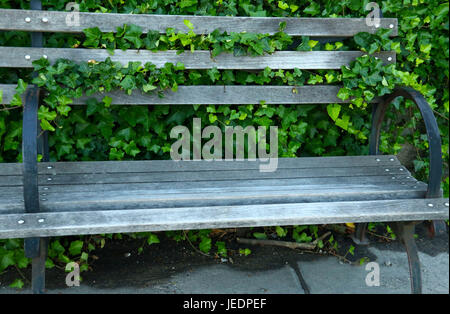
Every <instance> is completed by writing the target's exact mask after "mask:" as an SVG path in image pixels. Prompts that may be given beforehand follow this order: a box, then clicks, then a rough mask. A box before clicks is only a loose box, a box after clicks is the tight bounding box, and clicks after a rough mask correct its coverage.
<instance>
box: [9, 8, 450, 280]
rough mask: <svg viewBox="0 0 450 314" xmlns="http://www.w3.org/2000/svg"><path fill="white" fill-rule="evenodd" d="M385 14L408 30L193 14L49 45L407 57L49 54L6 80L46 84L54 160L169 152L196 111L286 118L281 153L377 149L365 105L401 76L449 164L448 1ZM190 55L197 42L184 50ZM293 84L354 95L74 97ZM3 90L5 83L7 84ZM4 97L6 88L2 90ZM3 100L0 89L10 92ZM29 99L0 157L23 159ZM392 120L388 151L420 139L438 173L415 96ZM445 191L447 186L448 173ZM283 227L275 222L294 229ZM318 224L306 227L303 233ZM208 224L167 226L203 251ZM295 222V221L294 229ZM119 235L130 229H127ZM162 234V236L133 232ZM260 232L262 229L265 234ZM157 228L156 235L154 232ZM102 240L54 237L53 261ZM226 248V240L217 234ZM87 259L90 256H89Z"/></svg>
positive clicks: (18, 254)
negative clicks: (188, 64)
mask: <svg viewBox="0 0 450 314" xmlns="http://www.w3.org/2000/svg"><path fill="white" fill-rule="evenodd" d="M67 2H69V1H63V0H51V1H43V3H44V9H49V10H50V9H52V10H53V9H54V10H63V9H64V7H65V4H66V3H67ZM368 2H369V1H353V0H347V1H339V2H338V1H330V0H327V1H325V0H321V1H305V2H303V3H302V4H299V3H298V1H291V0H288V1H274V0H264V1H263V0H256V1H252V0H229V1H227V0H218V1H211V0H181V1H176V0H162V1H156V0H146V1H135V0H132V1H118V0H109V1H94V0H85V1H80V2H79V3H80V9H81V10H82V11H91V12H123V13H130V12H133V13H157V14H185V15H192V14H198V15H240V16H293V17H341V16H342V17H361V16H366V15H367V13H368V12H367V11H365V10H364V7H365V5H366V4H367V3H368ZM379 3H380V6H381V8H382V10H383V14H384V16H385V17H396V18H398V19H399V36H398V37H395V38H389V36H388V33H387V32H386V31H379V32H378V33H377V34H376V35H370V34H366V33H361V34H358V35H357V36H355V37H354V38H353V39H349V40H346V41H343V42H336V43H328V44H323V45H321V44H319V43H318V42H317V41H314V40H311V39H310V38H307V37H303V38H291V37H290V36H287V35H286V34H285V33H283V25H280V32H279V33H277V34H275V35H272V36H269V35H265V34H251V33H242V34H238V33H229V34H227V33H220V32H218V31H216V32H214V33H212V34H211V35H209V36H198V35H196V34H195V27H196V25H192V24H191V23H190V22H189V21H188V20H186V22H185V23H186V25H187V26H188V27H189V28H190V29H191V31H189V32H188V33H181V32H178V31H177V30H169V31H168V33H167V34H166V35H160V34H158V33H155V32H149V33H148V34H145V35H143V34H142V29H140V28H139V27H138V26H135V25H124V26H123V27H122V28H121V29H119V31H118V32H117V33H101V32H100V31H99V30H98V29H88V30H85V32H84V34H82V35H68V34H46V35H45V46H47V47H88V48H105V49H108V50H109V51H112V49H133V48H139V49H149V50H153V51H157V50H167V49H170V50H211V51H212V55H216V54H218V53H220V52H223V51H226V52H231V53H234V54H235V55H244V54H246V55H252V56H255V57H258V55H262V54H265V53H271V52H273V51H276V50H285V49H287V47H290V48H292V49H297V50H354V49H361V50H363V51H366V52H367V53H368V54H371V53H374V52H377V51H380V50H396V52H397V54H398V55H397V64H396V65H395V66H394V65H390V66H383V64H382V62H381V61H380V60H377V59H375V58H374V57H372V56H370V55H368V56H364V57H361V58H358V59H357V60H356V61H355V62H353V63H352V64H351V65H350V66H349V67H344V68H343V69H341V70H340V71H300V70H298V69H296V70H292V71H283V70H272V69H265V70H264V71H257V72H255V71H252V72H248V71H219V70H217V69H211V70H207V71H193V70H190V71H187V70H185V69H184V67H183V65H182V64H175V65H174V64H167V65H166V66H165V67H164V68H162V69H156V68H155V66H154V65H152V64H150V63H147V64H145V65H142V64H139V63H130V64H128V66H126V67H123V66H122V65H119V64H116V63H114V62H111V61H110V60H106V61H104V62H97V61H95V60H92V61H91V62H89V63H86V64H74V63H73V62H70V61H67V60H60V61H58V62H57V63H56V64H55V65H52V66H50V65H49V64H48V63H47V61H46V60H45V59H41V60H39V61H37V62H35V63H34V66H35V70H36V71H37V72H39V75H38V76H37V77H36V78H35V79H34V80H32V78H31V73H30V72H31V71H29V70H11V69H0V83H14V84H15V83H18V88H17V91H18V94H20V93H21V92H22V91H23V90H24V89H25V87H26V84H28V83H31V82H32V81H33V82H34V83H35V84H38V85H39V86H42V87H43V88H44V89H45V90H47V91H48V93H47V95H46V97H45V105H43V106H41V107H40V110H39V117H40V118H41V120H42V127H43V128H44V129H47V130H50V151H51V159H52V160H110V159H111V160H124V159H167V158H169V151H170V145H171V143H172V140H171V139H169V133H170V129H171V128H172V127H173V126H175V125H179V124H182V125H186V126H188V127H189V126H190V123H192V119H193V118H194V117H199V118H201V119H202V124H203V125H208V124H214V125H218V126H220V127H223V126H225V125H242V126H244V127H245V126H247V125H253V126H257V125H264V126H269V125H277V126H279V146H280V147H279V156H280V157H293V156H329V155H359V154H363V155H364V154H367V152H368V145H367V144H368V142H367V138H368V134H369V132H370V113H371V110H367V103H368V102H370V100H371V99H373V98H374V97H376V96H381V95H384V94H387V93H389V92H390V91H391V90H392V89H393V88H394V87H395V86H397V85H408V86H412V87H414V88H416V89H418V90H419V91H421V92H422V93H423V94H424V95H425V96H426V98H427V100H428V101H429V103H430V104H431V106H432V107H433V109H434V111H435V113H436V117H437V119H438V123H439V125H440V130H441V135H442V139H443V155H444V160H445V164H444V165H443V166H444V168H445V169H446V171H448V170H447V169H448V116H449V100H448V99H449V95H448V94H449V93H448V52H449V49H448V48H449V47H448V2H446V1H426V2H425V1H419V0H412V1H409V0H404V1H401V0H389V1H380V2H379ZM0 7H2V8H27V7H28V2H27V1H8V0H0ZM0 45H1V46H29V45H30V39H29V35H28V34H26V33H21V32H3V33H1V32H0ZM186 53H188V52H186ZM200 84H209V85H214V84H217V85H224V84H225V85H227V84H229V85H230V84H233V85H247V84H248V85H292V86H293V92H296V89H295V86H299V85H307V84H309V85H314V84H342V85H344V88H343V89H341V91H340V92H339V97H341V98H343V99H347V98H349V97H352V98H353V100H352V104H351V105H339V104H330V105H325V106H315V105H311V106H288V105H280V106H269V105H266V104H264V103H261V104H255V105H245V106H154V107H144V106H120V107H114V106H110V99H108V98H105V99H103V101H102V102H97V101H94V100H91V101H89V102H88V105H87V106H84V107H72V106H70V103H71V102H72V99H73V98H75V97H79V96H81V94H82V92H85V93H87V94H88V95H90V94H93V93H95V92H97V91H109V90H114V89H123V90H124V91H125V92H131V91H132V90H135V89H139V90H142V91H144V92H147V93H155V92H157V91H158V90H159V89H167V88H171V89H172V90H174V91H176V89H177V86H178V85H200ZM0 93H1V92H0ZM0 98H1V94H0ZM0 103H1V99H0ZM20 107H21V101H20V97H18V96H17V97H16V98H15V102H14V103H13V104H11V106H8V107H4V108H3V109H0V162H2V161H3V162H14V161H17V160H20V159H21V112H20ZM389 118H390V119H389V121H390V122H389V123H387V124H386V125H385V126H384V132H383V134H382V137H381V151H382V152H384V153H391V154H395V153H398V152H399V151H400V150H401V148H402V145H403V144H405V143H409V144H411V145H413V146H414V147H415V148H416V152H417V153H416V156H415V160H414V169H412V170H414V171H415V172H416V176H417V177H418V178H420V179H425V178H426V175H427V171H428V159H427V154H428V150H427V145H428V144H427V141H426V132H425V130H424V127H423V124H422V121H421V120H420V114H419V112H418V111H417V110H416V108H415V107H414V106H413V105H412V104H411V103H409V102H408V101H406V102H404V101H403V100H401V99H398V100H397V101H396V102H395V106H394V107H393V108H392V112H391V113H389ZM443 182H446V183H445V184H444V185H443V186H444V190H445V191H446V193H448V175H446V178H445V179H444V181H443ZM300 229H301V230H299V228H294V229H293V230H292V236H293V238H294V239H295V240H298V241H300V242H301V241H311V240H312V239H313V238H317V230H316V229H314V230H309V231H308V230H303V229H302V228H300ZM284 230H285V229H283V228H281V229H280V227H278V229H276V233H277V234H278V236H280V237H281V236H285V234H284ZM304 231H308V232H304ZM208 232H209V231H200V232H189V233H188V234H184V233H181V232H179V233H176V232H174V233H169V236H170V237H171V238H173V239H177V240H181V239H185V238H187V239H189V240H190V241H192V242H197V243H198V244H199V247H200V249H201V250H202V251H204V252H208V251H210V250H211V248H212V247H213V246H212V244H211V239H210V238H209V237H208V236H207V235H208ZM286 232H287V231H286ZM118 236H120V235H118ZM133 236H134V237H142V238H144V239H147V241H148V242H147V243H148V244H152V243H157V237H156V236H155V235H154V234H140V235H133ZM255 236H256V235H255ZM155 237H156V238H155ZM103 245H104V238H103V237H90V238H89V239H87V240H86V239H85V240H84V241H80V240H76V241H69V240H67V239H61V240H55V241H53V243H52V244H51V246H50V252H51V253H50V259H49V260H48V266H49V267H51V266H53V265H54V264H53V261H54V262H56V261H59V262H67V261H68V260H70V259H73V258H74V259H76V260H77V261H81V262H84V263H85V262H87V260H88V254H89V252H90V251H92V250H93V249H94V248H95V247H102V246H103ZM215 247H216V248H217V251H218V252H219V255H221V256H223V254H224V250H225V251H226V249H225V248H224V247H223V244H222V243H216V245H215ZM27 264H28V260H27V259H25V258H24V256H23V249H22V246H21V242H20V241H18V240H8V241H0V273H1V272H2V271H3V270H4V269H6V268H7V267H8V266H11V265H16V266H17V267H26V266H27ZM84 265H86V266H84V269H86V268H87V264H84Z"/></svg>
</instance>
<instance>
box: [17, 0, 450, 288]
mask: <svg viewBox="0 0 450 314" xmlns="http://www.w3.org/2000/svg"><path fill="white" fill-rule="evenodd" d="M31 9H32V10H41V4H40V1H36V0H32V1H31ZM32 46H33V47H42V33H39V32H34V33H32ZM399 96H402V97H404V98H407V99H410V100H412V101H413V102H414V103H415V104H416V105H417V107H418V108H419V110H420V112H421V114H422V117H423V120H424V123H425V126H426V130H427V135H428V142H429V149H430V153H429V154H430V175H429V180H428V188H427V193H426V198H429V199H439V198H441V197H442V192H441V190H440V181H441V176H442V155H441V139H440V133H439V129H438V125H437V123H436V119H435V117H434V115H433V111H432V109H431V108H430V106H429V105H428V103H427V102H426V100H425V98H424V97H423V96H422V95H421V94H420V93H418V92H417V91H414V90H412V89H410V88H399V89H397V90H395V91H394V93H393V94H391V95H388V96H386V97H384V98H383V99H382V102H381V103H379V104H374V107H373V120H372V131H371V135H370V155H379V154H380V152H379V147H378V146H379V138H380V130H381V124H382V121H383V119H384V116H385V113H386V111H387V108H388V106H389V104H390V103H391V102H392V101H393V100H394V99H395V98H397V97H399ZM39 99H40V92H39V89H38V88H37V87H34V86H32V87H30V88H28V90H27V91H26V95H25V103H24V112H23V189H24V190H23V196H24V207H25V212H26V213H39V212H41V210H40V200H39V190H38V164H37V154H38V153H39V154H42V155H43V161H44V162H48V161H49V153H48V150H49V149H48V141H47V134H46V133H45V132H43V133H41V131H40V129H39V124H38V116H37V112H38V106H39ZM447 206H448V203H447ZM447 215H448V213H447ZM416 223H417V222H414V221H400V222H392V226H393V227H394V230H395V232H396V234H397V235H398V236H399V239H400V240H401V242H402V243H403V244H404V245H405V247H406V251H407V255H408V260H409V266H410V274H411V288H412V292H413V293H420V292H421V274H420V263H419V258H418V252H417V247H416V245H415V242H414V228H415V224H416ZM366 229H367V223H364V222H363V223H359V224H357V230H356V236H355V241H356V242H357V243H366V239H365V233H366ZM430 229H431V230H432V232H434V233H438V232H442V230H445V225H443V224H442V222H441V221H433V222H432V223H431V225H430ZM47 246H48V238H46V237H32V238H26V239H25V254H26V256H27V257H28V258H32V290H33V292H34V293H43V292H44V289H45V260H46V256H47Z"/></svg>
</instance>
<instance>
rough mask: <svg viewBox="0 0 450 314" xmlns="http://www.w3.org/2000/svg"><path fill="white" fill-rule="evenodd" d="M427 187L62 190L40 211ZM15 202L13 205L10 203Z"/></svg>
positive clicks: (418, 194) (366, 195)
mask: <svg viewBox="0 0 450 314" xmlns="http://www.w3.org/2000/svg"><path fill="white" fill-rule="evenodd" d="M425 194H426V187H425V188H423V187H421V188H420V189H413V188H412V187H411V186H394V185H386V186H385V187H381V186H378V187H370V186H366V187H360V188H359V189H358V188H353V187H347V188H344V189H342V188H330V189H303V187H285V188H280V187H277V186H271V187H270V186H267V187H258V188H257V189H255V188H253V189H252V188H250V187H248V188H245V189H243V188H241V189H240V191H236V190H235V189H230V188H227V189H221V190H208V189H201V190H194V189H190V190H184V191H183V190H180V191H176V190H172V191H170V193H168V192H165V191H159V193H158V192H154V191H133V192H130V191H121V192H117V191H115V192H102V193H99V192H86V193H70V192H67V193H59V194H55V193H53V194H47V195H46V196H42V199H43V200H42V199H41V210H42V211H43V212H55V211H90V210H93V211H95V210H122V209H138V208H166V207H195V206H230V205H255V204H283V203H309V202H337V201H367V200H386V199H412V198H425ZM7 201H8V203H6V204H0V213H18V211H17V209H16V210H15V211H11V209H12V208H14V206H21V205H22V204H21V200H20V199H17V198H11V199H7ZM11 205H12V206H11Z"/></svg>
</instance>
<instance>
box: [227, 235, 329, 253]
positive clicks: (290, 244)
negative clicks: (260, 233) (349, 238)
mask: <svg viewBox="0 0 450 314" xmlns="http://www.w3.org/2000/svg"><path fill="white" fill-rule="evenodd" d="M330 234H331V232H329V231H328V232H327V233H325V234H323V235H322V236H320V237H319V238H317V239H316V240H314V241H313V242H311V243H297V242H289V241H277V240H259V239H244V238H236V241H237V242H238V243H241V244H250V245H273V246H281V247H287V248H290V249H301V250H314V249H315V248H316V247H317V243H319V241H321V240H323V239H325V238H326V237H328V236H329V235H330Z"/></svg>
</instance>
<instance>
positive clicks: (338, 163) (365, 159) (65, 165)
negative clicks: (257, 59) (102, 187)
mask: <svg viewBox="0 0 450 314" xmlns="http://www.w3.org/2000/svg"><path fill="white" fill-rule="evenodd" d="M260 165H261V162H260V161H258V160H257V161H251V160H233V161H231V160H214V161H206V160H184V161H173V160H140V161H139V160H135V161H82V162H48V163H39V164H38V171H39V173H40V174H49V175H61V174H69V173H86V174H93V173H147V172H155V171H156V172H176V171H210V170H220V171H225V170H250V169H253V170H255V169H259V167H260ZM330 166H331V167H333V168H340V167H377V166H378V167H388V168H389V167H394V166H398V167H400V166H401V164H400V162H399V161H398V159H397V157H396V156H391V155H384V156H335V157H302V158H278V164H277V169H302V168H323V167H330ZM21 174H22V164H21V163H0V176H2V175H21Z"/></svg>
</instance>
